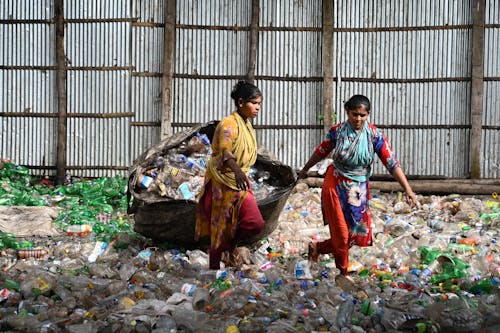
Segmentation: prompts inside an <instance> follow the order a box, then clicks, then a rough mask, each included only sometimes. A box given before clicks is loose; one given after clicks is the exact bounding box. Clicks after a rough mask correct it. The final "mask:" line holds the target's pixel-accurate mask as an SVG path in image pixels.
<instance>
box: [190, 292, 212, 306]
mask: <svg viewBox="0 0 500 333" xmlns="http://www.w3.org/2000/svg"><path fill="white" fill-rule="evenodd" d="M209 304H210V293H209V291H208V290H207V289H205V288H196V289H195V290H194V292H193V309H195V310H197V311H203V310H205V309H206V306H207V305H209Z"/></svg>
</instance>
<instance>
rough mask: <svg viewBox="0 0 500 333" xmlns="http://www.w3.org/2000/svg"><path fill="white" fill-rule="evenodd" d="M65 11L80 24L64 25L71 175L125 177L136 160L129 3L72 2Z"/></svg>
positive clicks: (68, 150)
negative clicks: (133, 152) (132, 128)
mask: <svg viewBox="0 0 500 333" xmlns="http://www.w3.org/2000/svg"><path fill="white" fill-rule="evenodd" d="M65 12H66V13H65V15H66V17H65V18H66V19H69V20H77V21H72V22H68V23H66V25H65V27H66V30H65V45H66V49H65V51H66V57H67V58H68V67H69V72H68V75H67V101H68V103H67V112H68V114H69V116H70V118H69V119H68V132H67V140H68V142H67V165H68V172H69V173H70V174H71V175H77V176H83V177H101V176H104V175H108V176H114V175H115V174H124V171H125V170H127V169H128V167H129V166H130V164H131V162H132V159H133V157H132V156H131V154H130V139H131V137H130V116H128V115H126V114H128V113H130V112H131V106H130V101H131V98H130V96H131V71H130V69H129V68H130V66H131V49H132V48H131V22H129V21H126V19H128V18H129V16H130V8H129V4H128V3H125V2H122V1H111V2H106V3H101V2H95V1H87V2H83V3H82V2H75V1H69V2H66V3H65ZM124 19H125V21H120V20H124ZM87 20H89V21H87ZM93 20H97V21H93ZM106 20H110V21H106ZM111 20H118V21H117V22H115V21H111ZM75 67H76V68H75ZM73 68H75V69H73ZM72 114H77V116H72Z"/></svg>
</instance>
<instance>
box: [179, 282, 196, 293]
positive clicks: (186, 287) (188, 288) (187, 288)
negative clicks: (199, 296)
mask: <svg viewBox="0 0 500 333" xmlns="http://www.w3.org/2000/svg"><path fill="white" fill-rule="evenodd" d="M195 290H196V286H195V285H194V284H190V283H184V284H183V285H182V288H181V293H183V294H184V295H188V296H193V293H194V291H195Z"/></svg>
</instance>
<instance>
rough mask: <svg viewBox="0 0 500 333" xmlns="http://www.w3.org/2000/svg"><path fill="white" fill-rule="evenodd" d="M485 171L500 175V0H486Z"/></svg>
mask: <svg viewBox="0 0 500 333" xmlns="http://www.w3.org/2000/svg"><path fill="white" fill-rule="evenodd" d="M484 44H485V45H484V50H485V52H484V76H485V80H484V99H483V103H484V113H483V125H484V126H485V127H486V128H484V129H483V142H482V147H483V154H482V155H481V157H482V163H481V175H482V176H483V177H485V178H500V130H499V127H500V1H498V0H489V1H486V13H485V32H484Z"/></svg>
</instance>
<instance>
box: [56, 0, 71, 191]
mask: <svg viewBox="0 0 500 333" xmlns="http://www.w3.org/2000/svg"><path fill="white" fill-rule="evenodd" d="M54 14H55V22H56V62H57V76H56V78H57V79H56V85H57V114H58V122H57V161H56V166H57V173H56V183H57V184H58V185H62V184H63V183H64V178H65V176H66V163H67V161H66V158H67V156H66V149H67V133H66V132H67V122H68V116H67V105H68V104H67V92H66V77H67V72H66V71H67V69H66V54H65V52H64V0H55V1H54Z"/></svg>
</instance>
